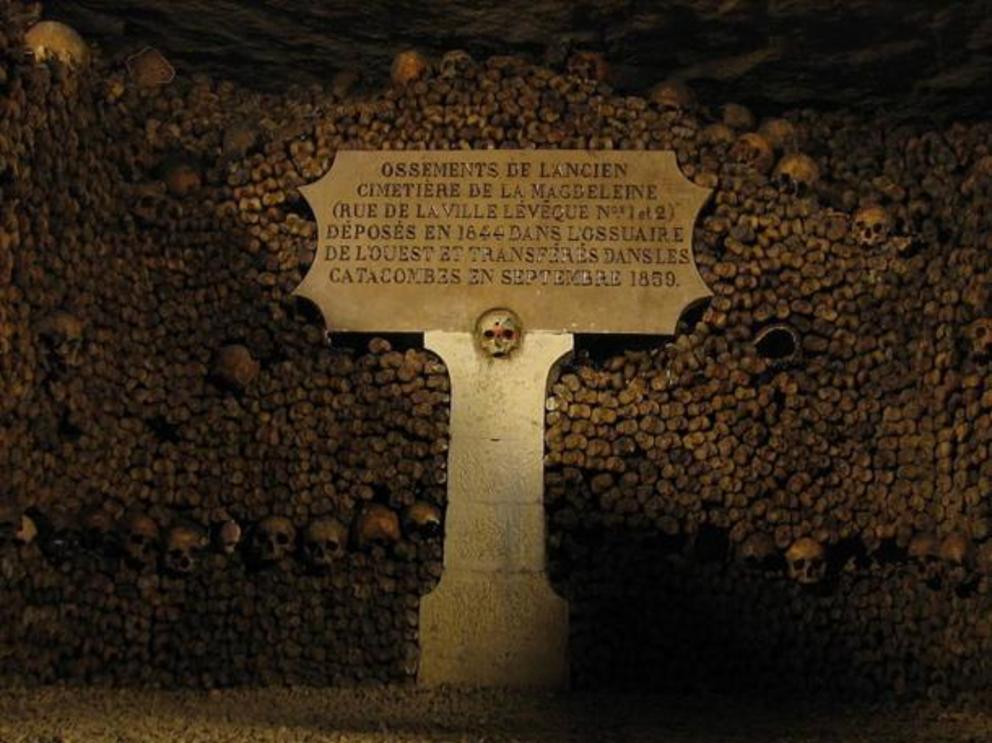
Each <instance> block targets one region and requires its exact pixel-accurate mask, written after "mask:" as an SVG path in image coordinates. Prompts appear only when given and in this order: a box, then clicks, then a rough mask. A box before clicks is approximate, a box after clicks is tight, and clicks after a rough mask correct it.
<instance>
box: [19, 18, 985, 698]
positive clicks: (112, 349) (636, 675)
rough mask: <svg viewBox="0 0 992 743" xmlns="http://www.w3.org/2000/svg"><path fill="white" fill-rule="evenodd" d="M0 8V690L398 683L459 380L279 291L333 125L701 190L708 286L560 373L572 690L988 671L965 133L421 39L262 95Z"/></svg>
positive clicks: (550, 474) (980, 306) (552, 514)
mask: <svg viewBox="0 0 992 743" xmlns="http://www.w3.org/2000/svg"><path fill="white" fill-rule="evenodd" d="M0 14H2V15H3V16H4V18H3V20H4V23H3V24H0V25H2V27H3V29H4V31H3V36H2V38H0V55H2V61H3V66H2V71H3V74H2V77H0V110H2V115H0V192H2V199H0V348H2V353H0V442H2V446H0V456H2V457H3V462H4V465H3V467H2V468H0V488H2V492H3V494H4V497H5V498H6V499H7V504H6V506H5V508H4V511H3V520H4V523H3V526H2V532H0V533H2V534H3V537H4V546H3V548H2V552H0V599H2V600H0V628H2V629H0V633H2V634H0V638H2V639H0V676H2V677H3V678H4V679H8V680H10V681H16V682H39V681H52V680H55V679H70V680H90V681H107V682H114V683H133V682H146V683H159V684H187V685H208V686H210V685H217V684H235V683H247V682H251V683H258V682H274V681H280V682H283V681H289V682H311V683H341V682H348V681H355V680H366V679H377V680H389V679H403V678H409V677H410V676H411V675H412V674H413V673H414V672H415V668H416V661H417V652H418V651H417V644H416V638H417V605H418V600H419V596H420V595H422V594H423V593H424V592H426V591H427V590H429V589H430V588H431V587H432V586H433V585H434V583H435V582H436V580H437V578H438V576H439V575H440V572H441V521H442V518H443V508H444V503H445V470H444V467H445V456H446V442H447V438H446V437H447V430H446V426H447V416H448V404H449V399H448V396H447V377H446V373H445V370H444V368H443V366H442V365H441V364H440V363H439V361H438V360H437V359H436V358H435V357H433V356H431V355H430V354H427V353H425V352H423V351H420V350H417V349H416V348H414V347H409V348H403V347H402V346H398V348H397V350H394V349H393V348H392V347H391V346H390V344H389V343H388V342H386V341H384V340H382V339H374V340H373V341H371V342H370V343H368V344H367V346H366V345H363V346H361V347H359V348H357V349H356V350H354V351H349V350H347V348H344V347H342V348H340V349H339V348H329V347H328V345H327V343H326V340H325V335H324V328H323V325H322V322H321V320H320V319H318V318H316V317H314V316H313V313H312V312H309V311H308V310H307V308H305V307H301V306H300V305H299V304H297V302H296V301H295V300H293V299H292V298H291V297H290V292H291V290H292V289H293V288H294V287H295V286H296V285H297V284H298V283H299V281H300V279H301V277H302V275H303V273H304V272H305V270H306V268H307V267H308V266H309V263H310V261H311V260H312V256H313V250H314V246H315V244H316V236H315V226H314V223H313V219H312V215H311V214H310V213H309V210H308V209H307V208H306V207H305V205H304V202H303V200H302V198H301V196H300V194H299V192H298V191H297V188H298V186H300V185H301V184H303V183H307V182H311V181H313V180H316V179H317V178H318V177H320V176H321V175H322V174H323V173H325V172H326V171H327V169H328V168H329V167H330V165H331V163H332V161H333V158H334V153H335V152H336V151H338V150H340V149H345V148H349V149H354V148H371V149H379V148H392V149H418V148H446V149H454V148H486V147H508V148H519V147H562V148H591V149H609V148H623V149H672V150H674V151H675V152H676V153H677V155H678V159H679V163H680V165H681V167H682V169H683V171H684V173H685V174H686V176H687V177H689V178H692V179H694V180H696V181H697V182H699V183H701V184H703V185H706V186H708V187H713V188H714V189H715V193H714V199H713V203H712V206H711V207H710V208H709V209H708V210H707V211H706V213H705V214H704V216H703V217H702V218H701V220H700V223H699V225H698V227H697V230H696V235H695V254H696V257H697V261H698V263H699V265H700V269H701V271H702V273H703V276H704V278H705V280H706V282H707V283H708V285H709V286H711V287H712V289H713V291H714V295H715V296H714V298H713V300H712V301H711V302H710V303H709V305H708V307H706V308H705V310H699V311H695V312H690V313H688V314H687V315H686V317H685V318H684V321H683V322H682V323H681V327H680V333H679V335H678V337H677V338H675V339H669V340H670V341H671V342H668V341H666V340H665V339H658V341H657V344H656V345H655V347H654V348H653V350H628V351H625V352H622V353H619V354H615V355H610V354H603V353H599V352H595V344H594V347H593V351H594V352H592V353H583V352H581V351H580V353H578V354H577V355H576V357H575V358H574V360H573V361H572V362H571V363H570V364H569V365H566V366H565V367H563V368H562V370H561V373H560V375H559V376H557V377H556V378H555V379H554V380H552V386H551V391H550V395H549V398H548V412H547V421H546V426H547V437H546V441H547V474H546V491H547V510H548V519H549V546H550V559H551V565H550V567H551V570H552V573H553V577H554V580H555V581H556V584H557V586H558V587H559V589H560V590H561V591H562V592H563V593H564V594H566V595H567V596H568V597H569V598H570V600H571V601H572V605H573V607H574V617H573V637H572V664H573V667H574V669H575V678H576V682H577V683H579V684H598V683H625V682H629V683H636V684H639V685H642V686H652V685H653V686H661V687H666V686H670V685H675V686H677V687H679V688H680V689H684V688H687V687H688V688H692V687H714V686H720V685H723V686H729V687H732V688H733V687H745V688H748V689H753V688H756V687H760V686H763V685H769V686H787V687H790V688H806V689H810V690H826V691H834V692H841V693H855V694H864V693H871V692H897V693H901V692H906V693H922V692H928V693H930V694H931V695H934V696H941V695H944V694H948V693H952V692H962V691H967V690H969V689H973V688H978V687H984V686H987V685H988V683H989V681H990V678H992V677H990V668H989V662H990V661H989V660H988V659H989V658H990V657H992V655H990V654H989V649H990V648H989V644H990V639H989V633H988V632H987V629H986V628H984V627H983V624H982V617H983V616H984V615H985V614H986V613H987V611H988V610H989V608H990V591H989V586H990V585H992V583H990V580H992V576H990V575H989V571H990V568H992V559H990V557H992V555H990V553H992V547H989V545H990V542H989V541H988V537H989V521H988V518H989V498H990V494H992V493H990V491H992V488H990V476H992V464H990V459H989V442H990V438H992V433H990V432H992V426H990V410H992V390H990V389H989V385H988V379H989V363H990V360H989V357H990V350H992V333H990V319H989V317H990V310H992V306H990V299H989V289H988V287H989V286H990V281H989V260H990V259H989V256H990V252H989V251H990V248H992V245H990V244H989V236H990V234H992V232H990V229H989V227H990V225H989V219H992V217H990V216H988V214H989V212H988V210H987V209H986V208H985V207H984V205H985V204H987V199H988V197H989V194H990V192H992V167H990V166H989V163H990V162H992V161H990V160H989V157H990V155H992V153H990V142H992V129H990V127H989V126H988V125H987V124H985V123H980V124H970V125H952V126H948V127H946V128H943V129H926V128H922V127H914V126H909V125H899V126H897V125H894V124H890V123H887V122H885V121H881V120H872V119H864V118H859V117H857V116H854V115H850V114H844V113H834V114H818V113H815V112H812V111H799V112H792V113H789V114H788V115H787V116H785V117H784V118H772V119H768V120H765V121H760V122H759V121H758V120H757V119H756V117H755V116H754V115H752V113H751V112H750V111H749V110H748V109H746V108H745V107H743V106H740V105H727V106H722V107H711V108H707V107H704V106H701V105H699V104H698V103H697V102H696V101H694V100H693V98H692V96H691V94H690V92H689V91H688V90H687V89H686V88H685V87H684V86H682V85H679V84H677V83H662V84H660V85H659V86H658V87H657V88H656V89H654V90H653V91H651V93H650V94H649V95H647V96H645V97H640V96H626V95H621V94H619V93H617V92H615V91H613V90H611V89H610V88H609V86H608V85H607V84H606V83H605V82H604V81H603V78H604V77H605V75H606V74H607V72H608V70H607V67H606V65H605V63H604V61H603V60H602V59H601V58H599V57H597V56H596V55H590V54H582V55H576V56H575V57H573V59H572V60H571V61H570V63H569V65H568V69H566V70H550V69H545V68H541V67H535V66H532V65H530V64H527V63H525V62H524V61H521V60H519V59H515V58H509V57H501V58H492V59H489V60H486V61H479V62H476V61H473V60H472V59H471V58H470V57H468V55H466V54H464V53H451V54H448V55H445V56H444V57H443V58H442V59H439V60H435V61H433V62H431V61H428V60H426V59H424V58H423V57H420V56H419V55H416V54H404V55H400V56H399V57H398V59H397V63H396V65H395V66H394V69H393V77H394V81H393V84H392V85H390V86H389V87H388V88H386V89H384V90H382V91H381V92H374V93H364V94H358V93H355V94H351V93H349V92H348V90H347V85H346V83H347V81H348V80H349V79H351V78H353V77H354V76H349V75H341V76H339V77H338V78H337V79H336V82H335V84H334V85H333V86H331V89H329V90H321V89H315V88H308V89H296V88H291V89H289V90H288V91H287V92H286V93H285V94H282V95H266V94H260V93H256V92H251V91H248V90H246V89H243V88H240V87H238V86H236V85H233V84H230V83H226V82H216V81H212V80H208V79H204V78H198V77H195V76H194V77H192V78H190V77H188V76H185V75H183V74H182V71H181V70H180V71H179V74H177V75H176V76H175V79H171V76H170V75H169V74H165V73H167V72H168V68H167V67H164V66H163V65H167V64H168V63H167V62H165V61H164V58H162V57H161V55H159V56H158V57H155V56H152V55H149V54H148V53H145V52H142V50H141V49H140V48H138V47H137V46H136V49H135V54H136V55H138V54H139V52H140V53H141V54H144V56H143V57H142V56H140V55H139V56H134V55H132V56H131V57H130V58H129V59H128V60H123V59H122V60H105V59H103V58H102V57H101V56H100V55H99V54H90V53H85V54H82V53H80V52H79V49H80V46H79V45H78V44H77V43H76V42H75V40H74V39H73V38H72V37H71V36H65V37H64V38H63V37H60V36H59V33H46V34H40V33H36V34H35V35H34V37H31V36H29V37H28V41H27V42H25V38H24V32H25V31H26V30H27V28H28V27H29V25H30V22H31V21H32V20H33V19H31V18H30V14H28V13H26V11H25V9H24V7H22V6H21V5H20V4H18V3H11V2H9V0H0ZM49 31H52V29H49ZM55 31H58V29H55ZM32 39H33V40H32ZM66 39H68V41H66ZM32 43H34V44H35V46H31V47H30V48H31V53H30V54H25V53H24V49H25V46H26V45H27V46H30V45H31V44H32ZM82 48H84V49H86V47H85V45H83V47H82ZM143 59H144V60H150V61H149V62H148V63H147V64H148V65H150V66H151V67H150V70H151V71H150V72H147V73H143V72H142V71H141V70H142V60H143ZM517 309H521V308H517ZM521 311H522V310H521ZM395 344H396V342H394V345H395ZM581 345H582V344H581V343H580V346H581ZM507 404H512V401H507ZM507 466H508V467H512V462H509V463H507Z"/></svg>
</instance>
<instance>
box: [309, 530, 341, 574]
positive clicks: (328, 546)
mask: <svg viewBox="0 0 992 743" xmlns="http://www.w3.org/2000/svg"><path fill="white" fill-rule="evenodd" d="M347 545H348V527H346V526H345V525H344V524H342V523H341V522H340V521H338V520H337V519H334V518H321V519H315V520H314V521H311V522H310V523H309V524H308V525H307V528H306V530H305V531H304V532H303V557H304V558H305V559H306V561H307V562H308V563H310V565H311V567H314V568H316V569H318V570H326V569H327V568H328V567H329V566H330V565H331V563H332V562H334V561H335V560H337V559H339V558H341V557H343V556H344V553H345V550H346V549H347Z"/></svg>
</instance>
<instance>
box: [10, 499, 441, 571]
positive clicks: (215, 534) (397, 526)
mask: <svg viewBox="0 0 992 743" xmlns="http://www.w3.org/2000/svg"><path fill="white" fill-rule="evenodd" d="M242 533H243V532H242V528H241V526H240V525H239V524H238V522H237V521H235V520H233V519H231V518H229V517H226V515H225V514H218V519H217V520H216V522H215V523H214V524H213V525H212V526H211V527H210V528H204V527H201V526H199V525H194V524H190V523H177V524H174V525H172V526H170V527H169V528H168V529H163V528H160V527H159V524H158V522H157V521H156V520H155V519H154V518H153V517H151V516H149V515H148V514H146V513H142V512H138V511H131V512H130V513H126V514H125V515H124V516H123V518H121V519H120V520H119V521H117V522H115V521H114V520H113V515H112V513H111V510H110V509H107V508H99V509H95V510H92V511H90V512H89V513H85V514H71V515H70V514H62V513H60V514H58V515H57V517H56V518H55V519H49V518H47V517H46V516H45V515H44V514H42V513H38V512H36V511H35V512H29V513H21V512H19V511H18V510H17V509H15V508H12V507H7V508H6V509H5V511H4V512H2V513H0V544H3V545H5V546H16V547H20V548H24V547H27V546H29V545H31V544H32V543H34V542H35V541H36V540H37V541H38V546H39V548H40V550H41V552H42V554H44V555H45V556H46V557H47V558H49V559H50V560H51V561H53V562H54V563H55V564H59V563H62V562H64V561H66V560H70V559H72V557H73V553H74V552H77V551H79V550H90V551H93V552H96V553H98V554H102V555H104V556H106V557H111V558H114V557H116V558H119V559H121V560H123V561H124V562H126V563H127V564H128V565H129V566H130V567H131V568H133V569H150V568H155V567H159V568H161V569H162V570H164V571H167V572H169V573H171V574H172V575H174V576H179V575H187V574H189V573H192V572H194V571H195V570H196V569H197V567H198V565H199V563H200V562H201V561H202V556H203V554H204V553H205V552H206V551H207V550H208V549H213V550H215V551H216V552H218V553H220V554H225V555H233V554H234V553H235V552H236V551H238V550H239V549H240V550H242V551H243V553H244V558H245V559H246V561H247V562H248V563H249V564H251V565H253V566H255V567H263V566H267V565H273V564H276V563H279V562H281V561H283V560H286V559H290V558H292V557H294V556H297V557H299V558H300V559H302V560H303V561H304V562H305V563H306V564H307V565H308V566H309V567H310V568H311V569H312V570H314V571H327V570H330V569H332V568H333V567H334V565H335V563H336V562H337V561H338V560H340V559H342V558H343V557H345V555H346V554H347V551H348V549H349V548H351V549H355V550H365V551H368V550H371V549H374V548H379V549H380V550H390V549H393V548H396V549H398V550H399V551H400V552H402V551H403V549H404V547H403V545H402V544H401V543H402V542H403V540H404V539H407V540H409V539H413V540H417V541H420V540H424V539H433V538H435V537H439V536H440V535H441V513H440V510H439V509H438V508H437V507H436V506H434V505H433V504H430V503H427V502H425V501H415V502H414V503H412V504H411V505H409V506H408V507H407V508H406V509H404V511H403V514H402V521H401V518H400V515H399V514H397V513H396V512H395V511H394V510H392V509H391V508H389V507H388V506H385V505H382V504H380V503H368V504H365V505H363V506H362V508H361V509H359V511H358V513H357V516H356V518H355V521H354V523H353V524H352V526H351V528H350V529H349V527H348V526H346V525H345V524H343V523H342V522H341V521H339V520H337V519H336V518H333V517H330V516H326V517H321V518H317V519H314V520H312V521H310V523H308V524H307V525H306V526H305V528H303V529H297V527H296V526H295V524H294V523H293V522H292V520H291V519H289V518H287V517H286V516H267V517H265V518H264V519H262V520H261V521H259V522H258V523H256V524H254V525H252V527H251V528H250V530H249V531H248V534H247V538H246V539H244V540H242Z"/></svg>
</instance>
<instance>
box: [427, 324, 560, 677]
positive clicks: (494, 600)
mask: <svg viewBox="0 0 992 743" xmlns="http://www.w3.org/2000/svg"><path fill="white" fill-rule="evenodd" d="M572 344H573V339H572V336H571V334H567V333H564V334H555V333H530V334H525V335H524V336H523V341H522V343H521V346H520V348H518V349H516V350H515V351H514V352H513V354H512V355H511V356H510V357H508V358H495V359H494V358H490V357H488V356H486V355H484V354H483V353H482V352H481V351H480V350H478V349H477V348H476V345H475V340H474V337H473V335H472V334H471V333H463V332H442V331H436V332H428V333H425V334H424V345H425V346H426V347H427V348H428V349H429V350H431V351H433V352H434V353H436V354H438V355H439V356H440V357H441V358H442V359H444V362H445V363H446V364H447V367H448V372H449V374H450V375H451V438H450V449H449V453H448V509H447V514H446V517H445V542H444V572H443V574H442V576H441V581H440V583H439V584H438V586H437V588H435V590H434V591H433V592H431V593H430V594H428V595H427V596H424V597H423V599H422V600H421V604H420V647H421V653H420V671H419V682H420V683H421V684H425V685H436V684H461V685H471V686H517V687H523V686H532V687H535V686H539V687H557V688H563V687H565V686H566V685H567V684H568V647H567V646H568V604H567V603H566V602H565V600H564V599H562V598H561V597H560V596H558V595H557V594H555V593H554V591H552V590H551V586H550V584H549V583H548V578H547V573H546V570H545V567H546V565H545V562H546V561H545V528H544V400H545V397H546V395H547V384H548V376H549V374H550V371H551V368H552V367H553V366H554V364H556V363H557V362H558V361H559V360H561V358H562V357H563V356H564V355H565V354H567V353H569V352H570V351H571V350H572Z"/></svg>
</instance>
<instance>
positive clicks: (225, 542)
mask: <svg viewBox="0 0 992 743" xmlns="http://www.w3.org/2000/svg"><path fill="white" fill-rule="evenodd" d="M240 542H241V527H240V526H239V525H238V522H237V521H235V520H234V519H228V520H227V521H225V522H224V523H222V524H221V525H220V528H219V529H218V530H217V546H218V547H219V548H220V551H221V552H223V553H224V554H225V555H233V554H234V550H236V549H237V548H238V544H239V543H240Z"/></svg>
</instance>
